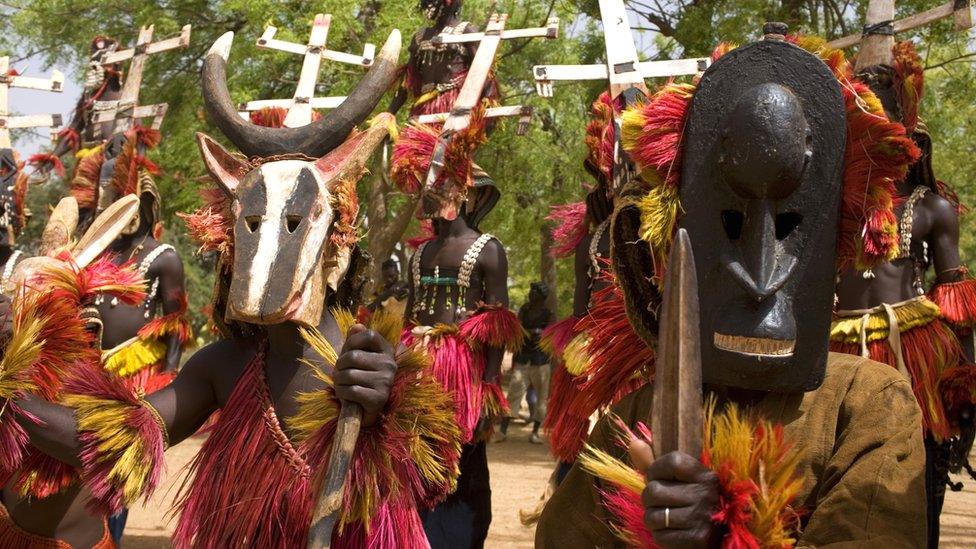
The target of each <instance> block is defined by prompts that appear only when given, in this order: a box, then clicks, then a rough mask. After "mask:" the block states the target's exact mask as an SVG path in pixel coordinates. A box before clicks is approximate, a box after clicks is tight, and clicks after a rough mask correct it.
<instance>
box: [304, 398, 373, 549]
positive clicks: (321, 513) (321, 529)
mask: <svg viewBox="0 0 976 549" xmlns="http://www.w3.org/2000/svg"><path fill="white" fill-rule="evenodd" d="M362 421H363V408H362V407H361V406H360V405H359V404H356V403H353V402H343V403H342V409H341V410H340V411H339V420H338V424H337V425H336V432H335V437H334V438H333V442H332V454H331V455H330V456H329V465H328V469H327V470H326V475H325V484H323V485H322V491H321V493H320V495H319V498H318V502H317V504H316V505H315V511H314V512H313V513H312V528H311V530H310V531H309V534H308V545H306V547H307V548H308V549H321V548H323V547H329V546H331V544H332V532H333V531H334V530H335V526H336V524H337V523H338V521H339V511H340V510H341V509H342V488H343V485H344V484H345V482H346V477H347V476H349V464H350V463H351V462H352V455H353V452H354V451H355V449H356V441H357V440H358V439H359V429H360V427H361V426H362Z"/></svg>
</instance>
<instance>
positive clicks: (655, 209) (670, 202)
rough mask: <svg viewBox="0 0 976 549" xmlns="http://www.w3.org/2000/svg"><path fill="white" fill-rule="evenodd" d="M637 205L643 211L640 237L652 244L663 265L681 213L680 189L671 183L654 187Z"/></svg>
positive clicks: (657, 259) (657, 257)
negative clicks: (670, 184)
mask: <svg viewBox="0 0 976 549" xmlns="http://www.w3.org/2000/svg"><path fill="white" fill-rule="evenodd" d="M637 207H638V208H639V209H640V212H641V228H640V231H641V232H640V237H641V239H642V240H644V241H646V242H647V243H648V244H649V245H650V247H651V250H653V252H654V258H655V261H656V262H658V263H659V264H661V265H663V264H664V262H665V261H666V260H667V257H668V252H669V250H670V249H671V241H672V239H673V238H674V231H675V228H676V227H677V225H678V215H679V214H680V213H681V199H680V197H679V195H678V189H676V188H674V187H671V186H669V185H658V186H656V187H652V188H651V190H649V191H648V192H647V194H645V195H644V196H642V197H641V198H640V200H639V201H638V202H637ZM662 283H663V281H662Z"/></svg>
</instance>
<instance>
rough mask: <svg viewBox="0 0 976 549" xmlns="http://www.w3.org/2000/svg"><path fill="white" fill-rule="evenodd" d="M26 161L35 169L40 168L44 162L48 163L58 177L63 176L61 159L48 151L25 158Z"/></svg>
mask: <svg viewBox="0 0 976 549" xmlns="http://www.w3.org/2000/svg"><path fill="white" fill-rule="evenodd" d="M27 163H28V164H30V165H31V166H34V167H35V168H37V169H41V168H42V167H43V166H44V165H45V164H50V165H51V167H52V168H53V169H54V172H55V173H57V174H58V177H64V175H65V172H64V164H63V163H62V162H61V159H60V158H58V157H57V156H55V155H53V154H50V153H37V154H34V155H31V157H30V158H28V159H27Z"/></svg>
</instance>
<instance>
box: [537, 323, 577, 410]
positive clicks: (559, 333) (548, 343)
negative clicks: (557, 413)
mask: <svg viewBox="0 0 976 549" xmlns="http://www.w3.org/2000/svg"><path fill="white" fill-rule="evenodd" d="M578 322H579V317H576V316H568V317H566V318H564V319H562V320H560V321H559V322H556V323H555V324H550V325H549V326H548V327H546V329H545V330H543V331H542V337H541V338H540V339H539V346H540V347H541V348H542V349H543V350H544V351H545V352H546V353H548V354H549V357H550V358H551V359H552V360H553V362H560V361H562V357H563V351H564V350H565V349H566V346H567V345H569V342H570V341H572V340H573V338H574V337H576V335H577V334H578V333H579V330H577V329H576V325H577V323H578ZM550 394H552V393H550Z"/></svg>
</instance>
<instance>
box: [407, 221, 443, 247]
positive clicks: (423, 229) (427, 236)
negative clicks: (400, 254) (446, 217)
mask: <svg viewBox="0 0 976 549" xmlns="http://www.w3.org/2000/svg"><path fill="white" fill-rule="evenodd" d="M435 238H437V235H436V234H435V233H434V222H433V221H432V220H430V219H421V220H420V233H419V234H418V235H417V236H414V237H412V238H408V239H407V247H408V248H412V249H414V250H416V249H417V248H420V246H421V245H422V244H423V243H425V242H430V241H431V240H433V239H435Z"/></svg>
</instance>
